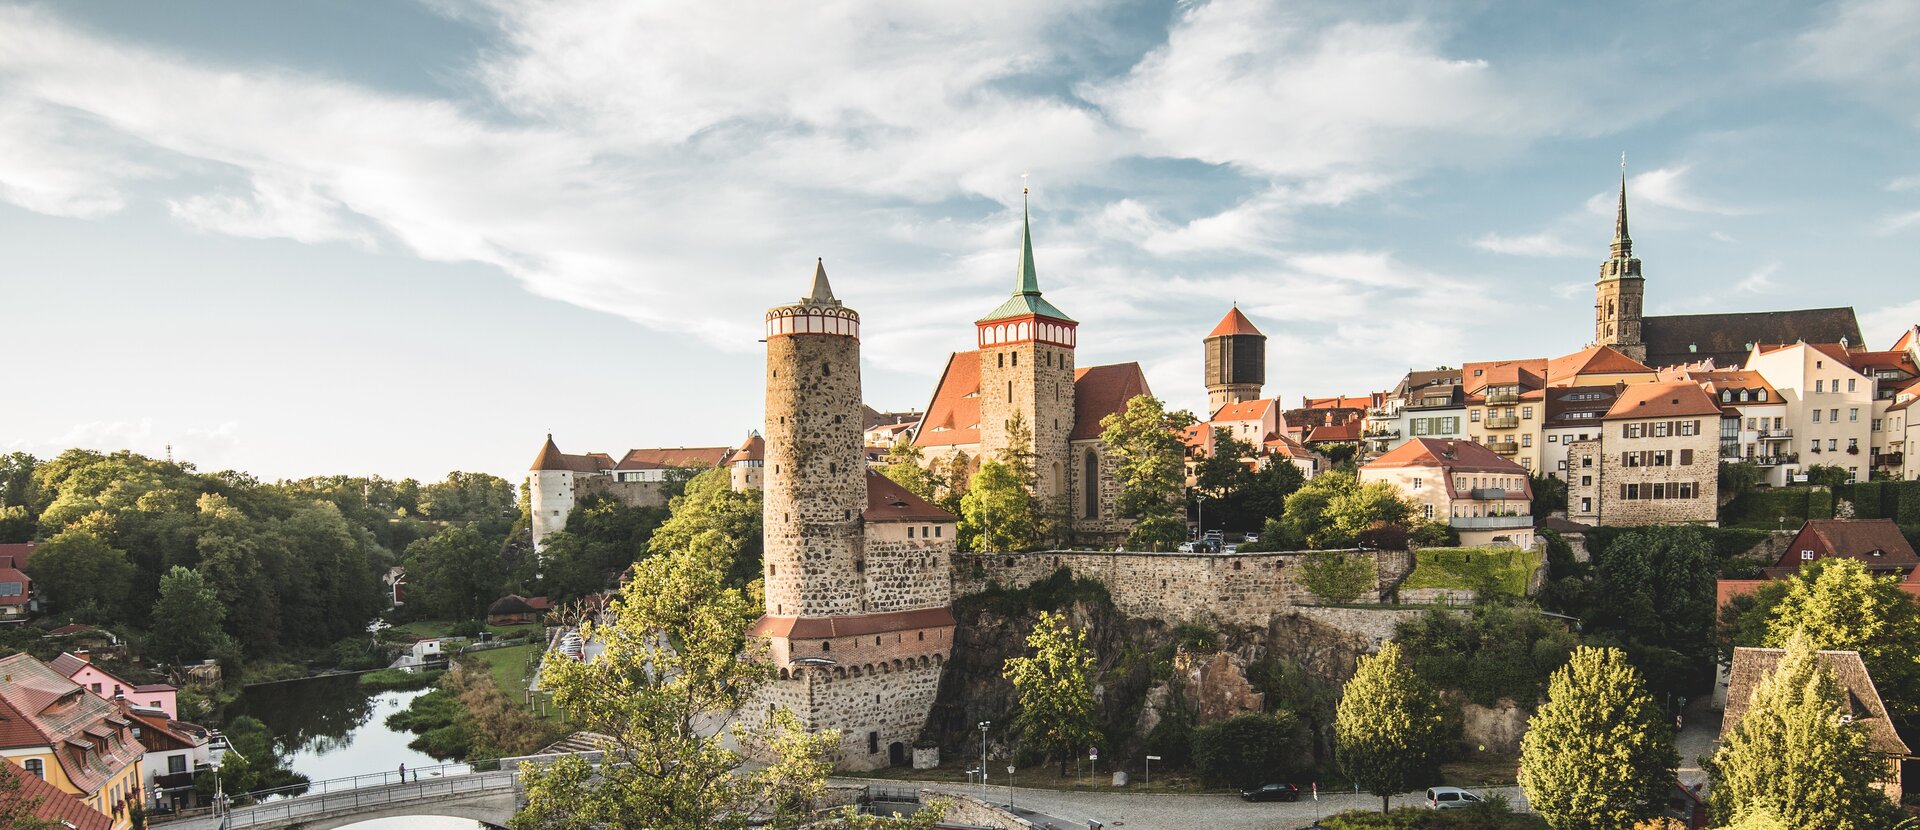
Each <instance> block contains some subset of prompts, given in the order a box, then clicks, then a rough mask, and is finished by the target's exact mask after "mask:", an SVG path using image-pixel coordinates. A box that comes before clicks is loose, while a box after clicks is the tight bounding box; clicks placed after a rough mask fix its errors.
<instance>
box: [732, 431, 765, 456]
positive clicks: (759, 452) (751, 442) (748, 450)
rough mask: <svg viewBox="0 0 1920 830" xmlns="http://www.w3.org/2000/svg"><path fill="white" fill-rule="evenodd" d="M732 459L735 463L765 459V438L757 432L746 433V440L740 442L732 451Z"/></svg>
mask: <svg viewBox="0 0 1920 830" xmlns="http://www.w3.org/2000/svg"><path fill="white" fill-rule="evenodd" d="M732 460H733V461H734V462H735V463H738V462H741V461H765V460H767V439H765V438H762V437H760V433H758V432H755V433H753V434H752V435H748V436H747V440H745V441H742V442H740V448H739V449H737V450H734V451H733V458H732Z"/></svg>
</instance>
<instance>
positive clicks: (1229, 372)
mask: <svg viewBox="0 0 1920 830" xmlns="http://www.w3.org/2000/svg"><path fill="white" fill-rule="evenodd" d="M1205 343H1206V347H1207V355H1206V357H1207V362H1206V373H1207V411H1208V413H1209V414H1211V413H1216V412H1219V411H1220V407H1223V406H1226V405H1227V404H1230V403H1242V402H1244V401H1251V400H1258V399H1259V397H1260V388H1261V387H1262V386H1265V385H1266V383H1267V336H1266V335H1265V334H1261V333H1260V329H1258V328H1256V327H1255V326H1254V325H1253V321H1252V320H1249V319H1247V315H1245V314H1241V313H1240V307H1239V306H1238V305H1236V306H1234V307H1233V309H1232V310H1230V311H1228V312H1227V316H1225V317H1222V318H1220V325H1217V326H1214V327H1213V331H1212V332H1210V333H1208V334H1207V339H1206V341H1205Z"/></svg>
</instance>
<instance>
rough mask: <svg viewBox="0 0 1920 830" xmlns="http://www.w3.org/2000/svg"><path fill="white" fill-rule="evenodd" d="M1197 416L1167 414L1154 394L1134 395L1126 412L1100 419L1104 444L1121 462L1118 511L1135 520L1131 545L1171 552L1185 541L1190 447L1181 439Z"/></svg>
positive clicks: (1187, 413) (1185, 413)
mask: <svg viewBox="0 0 1920 830" xmlns="http://www.w3.org/2000/svg"><path fill="white" fill-rule="evenodd" d="M1193 423H1194V419H1193V414H1192V413H1189V412H1185V411H1179V412H1168V411H1167V408H1166V405H1165V404H1163V403H1161V401H1160V399H1159V398H1156V397H1153V396H1152V395H1136V396H1134V397H1133V399H1132V400H1129V401H1127V407H1126V409H1124V410H1122V411H1120V412H1115V413H1113V414H1111V415H1108V416H1107V417H1105V418H1103V419H1101V421H1100V428H1101V433H1100V440H1101V442H1103V443H1104V444H1106V446H1107V450H1108V452H1110V453H1112V455H1113V457H1114V458H1115V460H1116V462H1117V465H1116V466H1117V468H1118V470H1119V477H1120V498H1119V503H1118V511H1119V513H1120V515H1121V516H1123V517H1126V518H1128V519H1132V520H1133V529H1132V531H1131V532H1130V533H1129V535H1128V537H1127V541H1128V543H1129V544H1131V545H1133V546H1135V547H1138V548H1142V549H1146V550H1165V549H1170V548H1172V547H1174V546H1176V545H1178V544H1180V542H1181V541H1183V540H1185V539H1186V538H1187V523H1186V517H1185V516H1184V515H1183V514H1184V509H1183V505H1184V503H1185V501H1184V499H1183V498H1182V497H1181V494H1182V492H1183V491H1184V489H1185V487H1186V483H1187V481H1186V479H1187V472H1186V444H1185V443H1183V442H1182V440H1181V436H1182V435H1183V434H1184V433H1185V431H1186V428H1187V427H1189V426H1192V425H1193Z"/></svg>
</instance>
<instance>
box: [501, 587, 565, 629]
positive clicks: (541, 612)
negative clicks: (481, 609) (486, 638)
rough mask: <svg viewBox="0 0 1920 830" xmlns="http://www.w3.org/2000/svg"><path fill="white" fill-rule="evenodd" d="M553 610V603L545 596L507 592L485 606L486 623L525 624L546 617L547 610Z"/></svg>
mask: <svg viewBox="0 0 1920 830" xmlns="http://www.w3.org/2000/svg"><path fill="white" fill-rule="evenodd" d="M552 610H553V603H551V602H549V601H548V600H547V598H546V597H523V596H520V595H519V594H508V595H506V596H504V597H501V598H499V599H496V600H494V601H493V604H492V605H489V606H487V625H525V624H528V623H537V622H540V621H542V620H544V619H546V618H547V612H548V611H552Z"/></svg>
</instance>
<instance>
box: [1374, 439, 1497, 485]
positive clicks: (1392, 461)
mask: <svg viewBox="0 0 1920 830" xmlns="http://www.w3.org/2000/svg"><path fill="white" fill-rule="evenodd" d="M1394 467H1438V468H1440V469H1443V470H1446V471H1447V472H1449V473H1452V472H1462V473H1499V474H1502V475H1518V476H1524V475H1526V474H1527V469H1526V468H1525V467H1522V466H1520V465H1519V464H1515V463H1513V462H1512V461H1509V460H1508V459H1507V458H1506V457H1505V456H1502V455H1500V454H1499V453H1496V452H1494V451H1493V450H1490V449H1487V448H1486V447H1483V446H1480V445H1479V444H1475V443H1473V442H1472V441H1461V440H1458V439H1454V438H1414V439H1411V440H1409V441H1407V442H1406V443H1404V444H1401V445H1400V446H1397V447H1394V448H1393V449H1391V450H1388V451H1386V452H1384V453H1381V454H1380V455H1379V456H1378V457H1377V458H1375V459H1373V460H1372V461H1369V462H1367V463H1366V464H1365V465H1363V466H1362V467H1361V468H1360V469H1362V470H1382V469H1390V468H1394Z"/></svg>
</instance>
